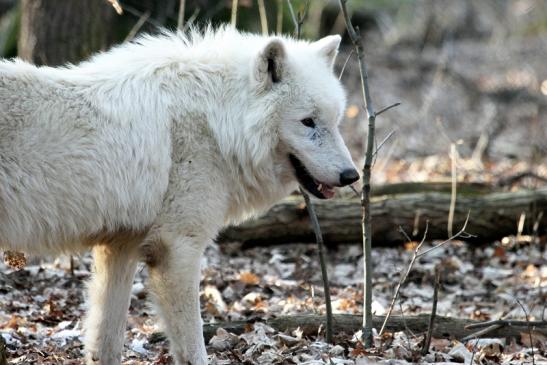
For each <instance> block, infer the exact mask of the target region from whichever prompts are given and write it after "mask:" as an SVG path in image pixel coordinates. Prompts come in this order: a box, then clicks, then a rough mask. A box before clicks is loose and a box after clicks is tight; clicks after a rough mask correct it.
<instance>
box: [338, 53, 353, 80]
mask: <svg viewBox="0 0 547 365" xmlns="http://www.w3.org/2000/svg"><path fill="white" fill-rule="evenodd" d="M354 53H355V49H354V48H352V49H351V51H350V52H349V55H348V57H346V61H344V65H343V66H342V70H340V75H338V80H342V75H343V74H344V71H345V70H346V66H347V65H348V62H349V60H350V59H351V56H352V55H353V54H354Z"/></svg>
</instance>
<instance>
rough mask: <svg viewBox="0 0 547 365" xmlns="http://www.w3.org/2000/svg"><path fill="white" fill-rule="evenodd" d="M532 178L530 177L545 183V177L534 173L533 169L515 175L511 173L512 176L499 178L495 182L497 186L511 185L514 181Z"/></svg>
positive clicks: (546, 179) (546, 181) (546, 180)
mask: <svg viewBox="0 0 547 365" xmlns="http://www.w3.org/2000/svg"><path fill="white" fill-rule="evenodd" d="M527 177H528V178H532V179H536V180H538V181H540V182H542V183H547V177H543V176H539V175H538V174H536V173H535V172H533V171H525V172H520V173H518V174H516V175H513V176H509V177H507V178H505V179H500V180H499V181H498V183H497V185H498V186H510V185H513V184H515V183H517V182H518V181H519V180H522V179H524V178H527Z"/></svg>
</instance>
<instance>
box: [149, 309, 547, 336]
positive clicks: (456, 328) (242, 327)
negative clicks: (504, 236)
mask: <svg viewBox="0 0 547 365" xmlns="http://www.w3.org/2000/svg"><path fill="white" fill-rule="evenodd" d="M384 318H385V316H373V318H372V323H373V326H374V328H380V327H381V326H382V323H383V322H384ZM250 323H253V321H233V322H221V323H205V324H204V325H203V336H204V338H205V341H209V340H210V339H211V338H212V337H213V336H214V335H215V334H216V331H217V329H219V328H223V329H225V330H226V331H228V332H232V333H235V334H241V333H244V332H245V331H247V330H248V328H249V324H250ZM262 323H265V324H266V325H268V326H270V327H272V328H274V329H276V330H277V331H281V332H291V331H293V330H295V329H297V328H300V330H302V332H303V335H304V336H315V335H317V331H318V330H319V328H320V327H322V328H325V316H320V315H310V314H304V315H293V316H286V317H277V318H272V319H268V320H266V321H263V322H262ZM333 323H334V328H333V330H334V332H335V333H342V332H345V333H346V334H352V333H355V332H357V331H359V330H360V329H361V327H362V325H363V317H362V316H361V315H357V314H335V315H334V318H333ZM476 323H480V321H476V320H472V319H465V318H452V317H443V316H437V317H436V318H435V324H434V326H433V332H432V337H434V338H447V339H462V338H464V337H466V336H469V335H472V334H474V333H476V332H477V329H468V328H466V327H467V326H469V325H471V324H476ZM428 325H429V314H420V315H417V316H404V317H403V316H391V317H389V319H388V321H387V325H386V329H387V330H389V331H391V332H399V331H408V330H411V331H412V332H416V333H420V332H422V333H423V332H425V331H427V329H428ZM530 327H531V328H530V330H532V331H533V333H534V334H536V333H537V334H541V335H547V326H545V324H544V323H543V325H542V326H539V325H537V326H532V325H531V326H530ZM527 332H528V326H527V325H526V324H524V323H523V324H519V325H511V326H499V328H497V329H493V330H492V331H489V332H488V333H485V334H484V335H478V337H488V338H501V337H518V338H520V336H521V334H522V333H527ZM164 339H165V336H164V335H163V333H161V332H155V333H153V334H152V335H150V338H149V341H150V342H151V343H156V342H160V341H163V340H164Z"/></svg>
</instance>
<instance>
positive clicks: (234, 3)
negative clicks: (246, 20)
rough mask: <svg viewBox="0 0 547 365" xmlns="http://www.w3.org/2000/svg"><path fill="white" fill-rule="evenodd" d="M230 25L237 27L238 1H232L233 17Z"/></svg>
mask: <svg viewBox="0 0 547 365" xmlns="http://www.w3.org/2000/svg"><path fill="white" fill-rule="evenodd" d="M230 24H231V25H232V27H234V28H235V27H236V25H237V0H232V17H231V19H230Z"/></svg>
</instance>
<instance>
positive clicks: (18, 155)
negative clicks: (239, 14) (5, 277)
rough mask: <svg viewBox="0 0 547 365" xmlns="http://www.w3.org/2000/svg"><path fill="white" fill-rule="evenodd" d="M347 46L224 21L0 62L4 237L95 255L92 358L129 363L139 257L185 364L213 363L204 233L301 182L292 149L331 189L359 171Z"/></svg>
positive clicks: (15, 246)
mask: <svg viewBox="0 0 547 365" xmlns="http://www.w3.org/2000/svg"><path fill="white" fill-rule="evenodd" d="M339 43H340V37H339V36H331V37H327V38H324V39H322V40H320V41H318V42H315V43H309V42H306V41H295V40H292V39H289V38H284V37H276V38H273V37H270V38H268V37H262V36H256V35H251V34H242V33H239V32H237V31H235V30H233V29H231V28H227V27H223V28H220V29H218V30H212V29H207V30H205V31H203V32H197V31H192V32H191V33H190V35H188V36H185V35H182V34H173V33H164V34H162V35H159V36H147V37H142V38H140V39H138V40H137V41H135V42H133V43H129V44H124V45H122V46H119V47H116V48H114V49H112V50H110V51H109V52H106V53H103V54H99V55H97V56H95V57H93V58H91V59H90V60H89V61H87V62H84V63H82V64H80V65H77V66H70V67H65V68H49V67H40V68H37V67H35V66H32V65H30V64H28V63H25V62H23V61H20V60H15V61H3V62H0V246H1V247H4V248H7V249H11V250H18V251H27V252H32V253H45V254H55V253H59V252H72V251H77V250H82V249H87V248H92V249H93V254H94V257H95V272H94V276H93V279H92V281H91V284H90V292H89V295H90V299H89V303H90V309H89V313H88V316H87V319H86V327H85V331H86V352H87V361H88V364H102V365H107V364H108V365H110V364H119V363H120V358H121V350H122V344H123V333H124V330H125V316H126V311H127V307H128V303H129V293H130V288H131V282H132V280H133V275H134V272H135V267H136V262H137V261H138V260H139V259H143V260H145V262H146V263H147V264H148V266H149V270H150V286H151V291H152V293H153V294H154V298H155V302H156V304H157V306H158V311H159V313H160V316H161V318H162V320H163V322H164V325H165V330H166V332H167V334H168V336H169V338H170V343H171V351H172V354H173V356H174V358H175V359H176V361H177V363H178V364H183V363H191V364H194V365H197V364H205V363H206V362H207V357H206V352H205V345H204V343H203V337H202V334H201V320H200V316H199V298H198V289H199V274H200V270H199V261H200V260H199V257H200V255H202V253H203V250H204V247H205V246H206V244H207V242H209V241H210V240H211V239H213V238H214V237H215V235H216V234H217V232H218V230H219V229H220V228H221V227H222V226H223V225H225V224H227V223H234V222H238V221H241V220H242V219H245V218H246V217H248V216H249V215H251V214H253V213H255V212H257V211H260V210H263V209H265V208H267V207H268V206H270V205H271V204H273V203H274V202H276V201H277V200H279V199H280V198H282V197H283V196H285V195H287V194H288V193H290V192H291V191H292V190H293V189H294V188H295V187H296V180H295V177H294V172H293V169H292V166H291V165H290V164H289V160H288V154H289V153H292V154H294V155H296V156H297V157H298V158H299V159H300V160H301V161H302V162H303V163H304V165H305V166H306V168H307V169H308V170H309V171H310V173H311V174H312V175H313V176H314V177H315V178H316V179H317V180H320V181H322V182H325V183H327V184H330V185H337V184H338V180H339V174H340V172H341V171H342V170H344V169H348V168H353V163H352V161H351V159H350V156H349V153H348V151H347V148H346V147H345V145H344V143H343V141H342V138H341V137H340V134H339V132H338V130H337V125H338V123H339V120H340V118H341V116H342V113H343V111H344V105H345V96H344V92H343V90H342V88H341V85H340V83H339V82H338V80H337V78H336V77H335V76H334V75H333V73H332V69H331V68H332V63H333V60H334V57H335V56H336V53H337V48H338V44H339ZM272 62H273V65H274V71H273V70H272V68H271V67H270V68H269V67H268V65H269V64H270V66H271V65H272ZM272 72H275V76H276V79H275V80H274V79H272V75H273V74H272ZM306 117H313V118H314V120H315V121H316V124H317V127H316V128H315V129H311V128H308V127H305V126H304V125H302V124H301V123H300V122H299V121H300V120H301V119H303V118H306Z"/></svg>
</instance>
